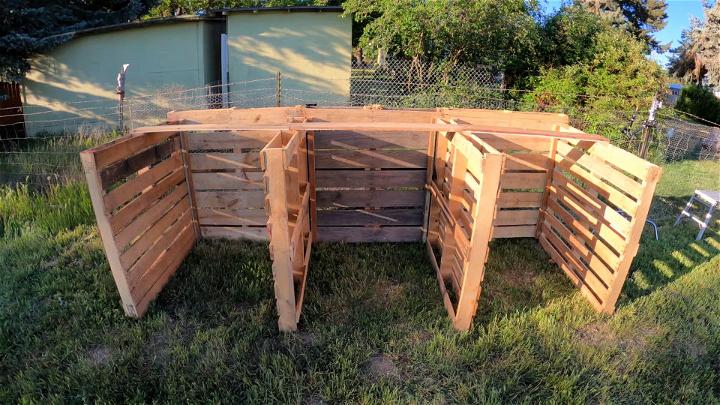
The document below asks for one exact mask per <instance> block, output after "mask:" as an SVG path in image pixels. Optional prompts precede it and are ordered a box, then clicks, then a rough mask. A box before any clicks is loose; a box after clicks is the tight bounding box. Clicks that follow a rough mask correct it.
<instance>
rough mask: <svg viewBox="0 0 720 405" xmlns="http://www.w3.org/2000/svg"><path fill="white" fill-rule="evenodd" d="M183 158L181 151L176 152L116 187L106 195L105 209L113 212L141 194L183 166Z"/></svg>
mask: <svg viewBox="0 0 720 405" xmlns="http://www.w3.org/2000/svg"><path fill="white" fill-rule="evenodd" d="M182 165H183V164H182V159H180V153H179V152H176V153H174V154H173V155H172V156H170V158H168V159H166V160H163V161H162V162H160V163H158V164H157V165H156V166H153V167H152V168H151V169H150V170H148V171H146V172H144V173H142V174H140V175H138V176H137V177H135V178H132V179H130V180H128V181H127V182H125V183H123V184H122V185H120V186H118V187H117V188H116V189H114V190H112V191H111V192H109V193H107V194H106V195H105V198H104V200H105V209H107V211H108V212H112V211H113V210H115V209H116V208H118V207H119V206H120V205H122V204H123V203H125V202H126V201H128V200H130V199H131V198H133V197H135V196H136V195H137V194H140V193H141V192H142V191H143V190H145V189H146V188H147V187H150V186H152V185H153V184H155V183H156V182H157V181H158V180H160V179H162V178H163V177H165V176H167V175H168V174H170V173H172V172H173V171H175V170H178V169H180V168H181V167H182Z"/></svg>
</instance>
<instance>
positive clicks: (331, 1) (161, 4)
mask: <svg viewBox="0 0 720 405" xmlns="http://www.w3.org/2000/svg"><path fill="white" fill-rule="evenodd" d="M155 3H156V4H155V5H154V6H153V7H152V8H151V9H150V11H148V13H147V15H145V18H155V17H171V16H175V15H182V14H195V13H198V12H202V11H206V10H211V9H221V8H235V7H286V6H339V5H340V3H341V0H158V1H156V2H155Z"/></svg>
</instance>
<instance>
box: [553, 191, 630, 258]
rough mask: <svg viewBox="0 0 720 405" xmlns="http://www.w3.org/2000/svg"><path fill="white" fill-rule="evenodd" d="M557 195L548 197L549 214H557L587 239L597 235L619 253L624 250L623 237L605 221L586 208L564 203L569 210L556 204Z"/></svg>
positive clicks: (592, 238)
mask: <svg viewBox="0 0 720 405" xmlns="http://www.w3.org/2000/svg"><path fill="white" fill-rule="evenodd" d="M558 197H560V198H562V197H561V196H558V195H557V193H553V194H551V195H550V196H549V198H548V202H547V210H548V211H549V212H550V215H552V214H555V215H558V216H559V217H560V218H561V219H562V221H563V222H564V223H566V224H567V225H568V226H570V227H572V229H573V230H575V232H576V233H579V234H582V235H583V236H584V237H585V239H587V240H588V241H591V242H592V241H594V239H596V238H598V237H599V238H600V239H601V240H603V241H605V243H606V244H607V245H608V246H609V247H612V248H613V249H614V250H615V251H617V252H618V253H619V254H622V253H623V252H624V251H625V247H626V245H627V243H626V242H625V239H624V238H623V237H622V236H620V235H619V234H618V233H617V231H615V230H614V229H613V228H611V227H610V226H609V225H607V223H606V222H603V221H602V220H601V219H599V218H597V217H594V216H592V215H591V214H590V213H589V212H588V211H587V210H585V209H582V208H581V207H580V206H578V205H572V204H567V203H566V204H565V206H567V207H570V208H569V210H568V209H565V208H564V207H561V206H560V204H558Z"/></svg>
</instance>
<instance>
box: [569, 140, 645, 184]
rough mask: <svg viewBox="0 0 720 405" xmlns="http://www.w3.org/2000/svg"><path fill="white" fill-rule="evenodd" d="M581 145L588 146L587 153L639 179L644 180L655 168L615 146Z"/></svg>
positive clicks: (603, 144)
mask: <svg viewBox="0 0 720 405" xmlns="http://www.w3.org/2000/svg"><path fill="white" fill-rule="evenodd" d="M574 143H577V142H574ZM581 144H582V145H588V147H587V150H588V152H589V153H590V154H591V155H593V156H596V157H597V158H599V159H602V160H604V161H606V162H608V163H611V164H612V165H614V166H615V167H617V168H620V169H622V170H624V171H626V172H628V173H630V174H632V175H633V176H635V177H637V178H639V179H645V178H646V177H647V175H648V172H649V171H650V170H651V169H652V168H653V167H655V165H654V164H652V163H650V162H648V161H647V160H645V159H641V158H639V157H637V156H635V155H633V154H632V153H630V152H628V151H626V150H623V149H621V148H618V147H617V146H615V145H610V144H609V143H603V142H592V143H590V142H581Z"/></svg>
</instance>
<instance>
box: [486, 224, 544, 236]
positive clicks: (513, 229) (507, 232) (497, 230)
mask: <svg viewBox="0 0 720 405" xmlns="http://www.w3.org/2000/svg"><path fill="white" fill-rule="evenodd" d="M536 228H537V226H536V225H519V226H496V227H494V228H493V230H492V238H493V239H505V238H534V237H535V230H536Z"/></svg>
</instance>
